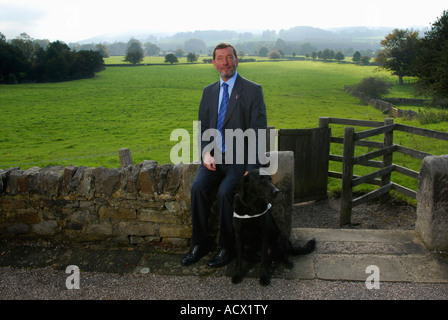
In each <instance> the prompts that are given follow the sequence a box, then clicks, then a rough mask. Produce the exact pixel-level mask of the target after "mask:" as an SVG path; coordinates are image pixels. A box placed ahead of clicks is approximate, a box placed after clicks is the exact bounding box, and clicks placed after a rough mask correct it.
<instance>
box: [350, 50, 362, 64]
mask: <svg viewBox="0 0 448 320" xmlns="http://www.w3.org/2000/svg"><path fill="white" fill-rule="evenodd" d="M352 60H353V61H354V62H359V61H361V52H359V51H356V52H355V53H354V54H353V58H352Z"/></svg>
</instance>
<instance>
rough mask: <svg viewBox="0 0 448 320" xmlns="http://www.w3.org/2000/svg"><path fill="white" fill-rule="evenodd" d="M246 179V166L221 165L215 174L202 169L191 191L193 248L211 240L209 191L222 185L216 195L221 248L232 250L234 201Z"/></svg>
mask: <svg viewBox="0 0 448 320" xmlns="http://www.w3.org/2000/svg"><path fill="white" fill-rule="evenodd" d="M243 175H244V166H241V165H218V166H217V170H216V171H209V170H208V169H207V168H205V167H204V166H200V167H199V169H198V172H197V174H196V178H195V180H194V182H193V186H192V188H191V217H192V224H193V238H192V242H193V245H196V244H200V243H203V242H204V241H206V240H207V238H208V232H207V222H208V217H209V215H210V207H211V205H212V204H211V200H210V191H211V190H213V189H214V188H216V186H218V185H219V189H218V195H217V205H218V213H219V218H220V232H219V245H220V246H222V247H226V246H231V248H233V243H234V235H233V198H234V193H235V189H236V187H237V185H238V183H239V181H240V180H241V177H242V176H243Z"/></svg>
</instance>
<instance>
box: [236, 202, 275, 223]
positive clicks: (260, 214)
mask: <svg viewBox="0 0 448 320" xmlns="http://www.w3.org/2000/svg"><path fill="white" fill-rule="evenodd" d="M271 207H272V205H271V204H270V203H268V207H267V208H266V210H264V211H263V212H262V213H259V214H256V215H253V216H250V215H248V214H245V215H244V216H242V215H239V214H238V213H236V212H235V211H233V217H234V218H238V219H250V218H258V217H261V216H262V215H264V214H265V213H266V212H268V210H269V209H271Z"/></svg>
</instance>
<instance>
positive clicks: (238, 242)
mask: <svg viewBox="0 0 448 320" xmlns="http://www.w3.org/2000/svg"><path fill="white" fill-rule="evenodd" d="M236 234H237V235H236V237H235V249H236V266H235V273H234V275H233V277H232V283H233V284H238V283H240V282H241V281H243V241H242V239H241V237H239V236H238V232H237V233H236Z"/></svg>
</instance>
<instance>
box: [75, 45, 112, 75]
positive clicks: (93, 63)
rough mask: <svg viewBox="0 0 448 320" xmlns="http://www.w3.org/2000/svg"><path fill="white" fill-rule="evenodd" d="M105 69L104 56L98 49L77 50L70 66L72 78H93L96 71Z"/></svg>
mask: <svg viewBox="0 0 448 320" xmlns="http://www.w3.org/2000/svg"><path fill="white" fill-rule="evenodd" d="M103 70H104V60H103V56H102V55H101V53H100V52H98V51H93V50H81V51H78V52H75V53H74V55H73V61H72V63H71V66H70V75H71V79H85V78H93V77H94V76H95V73H96V72H100V71H103Z"/></svg>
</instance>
